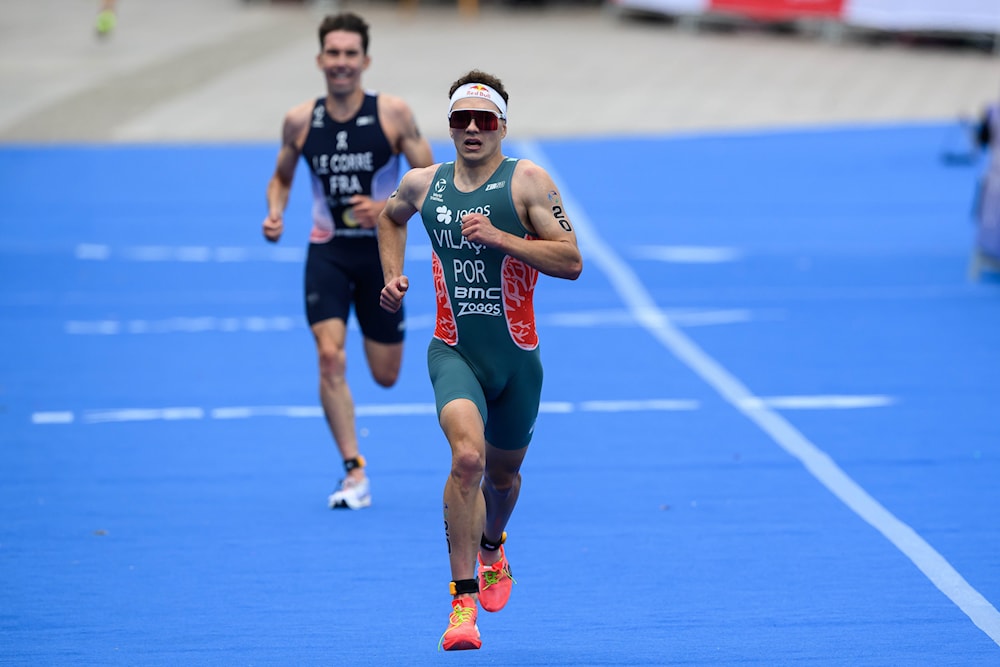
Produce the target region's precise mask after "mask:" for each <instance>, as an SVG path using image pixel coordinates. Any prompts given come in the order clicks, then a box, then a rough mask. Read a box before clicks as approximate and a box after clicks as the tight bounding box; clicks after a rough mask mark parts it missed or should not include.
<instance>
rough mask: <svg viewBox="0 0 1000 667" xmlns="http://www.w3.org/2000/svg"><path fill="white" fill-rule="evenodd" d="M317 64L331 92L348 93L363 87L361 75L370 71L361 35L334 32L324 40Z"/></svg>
mask: <svg viewBox="0 0 1000 667" xmlns="http://www.w3.org/2000/svg"><path fill="white" fill-rule="evenodd" d="M316 62H317V64H318V65H319V68H320V69H321V70H322V71H323V74H324V75H325V76H326V85H327V87H328V88H329V89H330V91H331V92H335V93H348V92H352V91H354V90H356V89H358V88H360V87H361V74H362V72H364V71H365V70H366V69H368V63H369V58H368V56H366V55H365V52H364V50H363V48H362V46H361V35H359V34H358V33H356V32H348V31H346V30H334V31H333V32H329V33H327V34H326V37H324V38H323V50H322V51H320V54H319V55H318V56H316Z"/></svg>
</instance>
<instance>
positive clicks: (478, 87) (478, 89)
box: [465, 83, 490, 99]
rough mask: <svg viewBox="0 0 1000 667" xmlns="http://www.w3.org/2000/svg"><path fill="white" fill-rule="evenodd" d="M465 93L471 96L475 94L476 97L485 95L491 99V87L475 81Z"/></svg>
mask: <svg viewBox="0 0 1000 667" xmlns="http://www.w3.org/2000/svg"><path fill="white" fill-rule="evenodd" d="M465 94H466V95H468V96H469V97H473V96H475V97H485V98H486V99H490V89H489V88H487V87H486V86H484V85H482V84H478V83H474V84H472V85H471V86H469V89H468V90H467V91H465Z"/></svg>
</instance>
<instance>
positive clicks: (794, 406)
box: [31, 395, 895, 425]
mask: <svg viewBox="0 0 1000 667" xmlns="http://www.w3.org/2000/svg"><path fill="white" fill-rule="evenodd" d="M754 401H755V402H756V403H755V404H759V405H761V406H771V407H777V408H782V409H786V410H828V409H833V410H837V409H854V408H874V407H884V406H889V405H892V404H894V403H895V399H893V398H892V397H891V396H881V395H872V396H777V397H773V398H756V399H754ZM700 408H701V404H700V403H699V402H698V401H696V400H693V399H686V398H649V399H635V400H591V401H580V402H579V403H574V402H572V401H543V402H542V404H541V406H539V411H541V412H545V413H549V414H569V413H573V412H604V413H619V412H690V411H692V410H698V409H700ZM354 410H355V414H356V415H357V416H359V417H412V416H424V415H434V414H435V408H434V404H433V403H384V404H367V405H365V404H362V405H357V406H355V408H354ZM322 416H323V409H322V408H321V407H320V406H318V405H255V406H251V405H239V406H228V407H221V408H208V409H206V408H200V407H171V408H111V409H106V410H84V411H82V412H80V413H79V414H77V413H75V412H73V411H72V410H49V411H39V412H34V413H32V414H31V423H33V424H39V425H47V424H73V423H76V422H77V420H79V421H80V422H82V423H84V424H107V423H114V422H135V421H181V420H193V419H218V420H235V419H257V418H261V417H283V418H286V419H318V418H320V417H322Z"/></svg>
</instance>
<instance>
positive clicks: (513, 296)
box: [378, 70, 583, 650]
mask: <svg viewBox="0 0 1000 667" xmlns="http://www.w3.org/2000/svg"><path fill="white" fill-rule="evenodd" d="M449 96H450V99H451V103H450V106H449V109H448V124H449V127H450V128H451V138H452V141H453V142H454V144H455V149H456V153H457V154H456V159H455V161H454V162H447V163H444V164H436V165H432V166H430V167H424V168H421V169H413V170H411V171H409V172H408V173H407V174H406V175H405V176H404V177H403V180H402V182H401V183H400V186H399V189H398V190H397V191H396V192H395V193H394V194H393V195H392V196H391V197H390V198H389V201H388V202H387V203H386V206H385V209H384V210H383V211H382V215H381V216H380V218H379V225H378V240H379V253H380V256H381V260H382V272H383V274H384V276H385V288H384V289H383V290H382V295H381V304H382V307H383V308H385V309H386V310H389V311H391V312H395V311H396V310H398V309H399V308H400V306H401V304H402V299H403V295H404V294H405V293H406V290H407V288H408V287H409V282H408V281H407V278H406V276H405V275H403V257H404V248H405V245H406V223H407V221H408V220H409V219H410V217H411V216H412V215H413V214H414V213H416V212H417V211H420V214H421V218H422V219H423V222H424V227H425V228H426V229H427V235H428V237H429V238H430V241H431V248H432V250H433V258H432V259H433V272H434V289H435V292H436V297H437V326H436V328H435V330H434V336H433V338H432V339H431V342H430V345H429V347H428V353H427V364H428V369H429V371H430V376H431V382H432V384H433V386H434V396H435V400H436V403H437V412H438V419H439V421H440V423H441V428H442V430H443V431H444V434H445V436H446V437H447V439H448V443H449V444H450V445H451V456H452V459H451V472H450V474H449V476H448V480H447V482H446V483H445V488H444V521H445V537H446V538H447V541H448V552H449V554H450V561H451V574H452V578H453V581H452V583H451V592H452V595H453V601H452V614H451V617H450V624H449V626H448V629H447V630H446V631H445V633H444V635H443V636H442V638H441V646H442V647H443V648H444V649H445V650H458V649H473V648H479V647H480V645H481V641H480V638H479V630H478V628H477V627H476V616H477V607H476V599H477V598H478V600H479V604H480V605H481V606H482V607H483V609H485V610H486V611H498V610H500V609H501V608H502V607H503V606H504V605H505V604H506V603H507V599H508V598H509V597H510V589H511V584H512V578H511V575H510V564H509V563H508V562H507V558H506V555H505V553H504V548H503V542H504V539H505V537H506V534H505V532H504V528H506V526H507V521H508V519H510V515H511V512H513V510H514V505H515V504H516V502H517V497H518V493H519V491H520V488H521V475H520V472H519V470H520V468H521V463H522V461H523V460H524V455H525V453H526V452H527V450H528V444H529V442H530V441H531V436H532V431H533V429H534V424H535V417H536V416H537V414H538V404H539V400H540V396H541V387H542V366H541V362H540V360H539V353H538V336H537V333H536V330H535V314H534V308H533V301H532V299H533V294H534V288H535V283H536V281H537V278H538V272H539V271H541V272H542V273H545V274H547V275H550V276H555V277H558V278H568V279H570V280H574V279H576V278H577V276H579V275H580V271H581V270H582V269H583V260H582V258H581V256H580V251H579V249H578V248H577V243H576V235H575V234H574V232H573V227H572V226H571V224H570V221H569V218H568V217H567V216H566V211H565V210H564V209H563V204H562V200H561V198H560V196H559V191H558V189H557V188H556V186H555V184H554V183H553V182H552V178H551V177H550V176H549V174H548V173H547V172H546V171H545V170H544V169H542V168H541V167H539V166H538V165H536V164H534V163H532V162H530V161H528V160H515V159H512V158H508V157H505V156H504V155H503V153H502V150H501V142H502V140H503V138H504V137H505V136H506V134H507V98H508V96H507V92H506V91H505V90H504V87H503V83H501V81H500V80H499V79H497V78H496V77H494V76H492V75H489V74H486V73H484V72H480V71H475V70H474V71H472V72H469V73H468V74H466V75H465V76H463V77H462V78H460V79H459V80H458V81H456V82H455V83H454V84H452V86H451V89H450V90H449ZM477 561H478V566H479V567H478V573H477V571H476V565H477Z"/></svg>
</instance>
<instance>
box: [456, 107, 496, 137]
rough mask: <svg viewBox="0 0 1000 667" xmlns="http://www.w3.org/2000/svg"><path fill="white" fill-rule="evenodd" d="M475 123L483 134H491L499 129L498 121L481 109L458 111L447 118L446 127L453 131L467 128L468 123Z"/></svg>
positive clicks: (494, 115) (491, 113)
mask: <svg viewBox="0 0 1000 667" xmlns="http://www.w3.org/2000/svg"><path fill="white" fill-rule="evenodd" d="M472 120H474V121H476V127H478V128H479V129H480V130H482V131H484V132H492V131H493V130H495V129H497V128H498V127H500V119H499V118H497V115H496V114H495V113H493V112H491V111H485V110H483V109H459V110H457V111H452V112H451V116H449V117H448V126H449V127H451V128H452V129H455V130H464V129H465V128H467V127H469V121H472Z"/></svg>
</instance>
